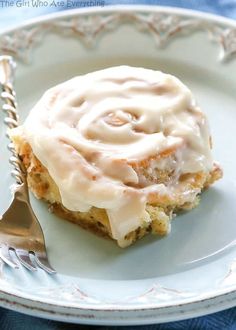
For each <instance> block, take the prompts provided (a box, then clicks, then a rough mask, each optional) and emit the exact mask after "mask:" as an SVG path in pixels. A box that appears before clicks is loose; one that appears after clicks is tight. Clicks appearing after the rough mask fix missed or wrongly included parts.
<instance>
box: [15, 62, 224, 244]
mask: <svg viewBox="0 0 236 330" xmlns="http://www.w3.org/2000/svg"><path fill="white" fill-rule="evenodd" d="M10 134H11V138H12V140H13V142H14V144H15V146H16V148H17V151H18V153H19V155H20V157H21V158H22V160H23V162H24V164H25V166H26V168H27V173H28V183H29V187H30V188H31V190H32V191H33V193H34V194H35V195H36V197H38V198H43V199H45V200H46V201H48V202H49V203H50V205H51V209H52V210H53V211H54V212H55V213H57V214H59V216H61V217H63V218H65V219H68V220H71V221H73V222H75V223H78V224H79V225H81V226H82V227H84V228H87V229H91V230H93V231H95V232H96V233H100V234H103V235H106V236H110V237H111V238H112V239H114V240H116V241H117V243H118V245H119V246H121V247H125V246H128V245H130V244H131V243H133V242H134V241H135V240H137V239H138V238H141V237H142V236H144V235H145V234H146V233H148V232H152V233H157V234H160V235H165V234H167V233H168V232H169V230H170V221H171V219H172V217H173V214H175V213H176V212H178V211H179V210H186V209H192V208H193V207H195V206H196V205H197V204H198V202H199V195H200V193H201V192H202V190H203V189H204V188H207V187H208V186H209V185H211V184H212V183H213V182H214V181H215V180H217V179H219V178H220V177H221V176H222V171H221V169H220V167H219V166H218V165H217V164H216V163H214V162H213V159H212V155H211V136H210V133H209V127H208V122H207V119H206V116H205V115H204V113H203V112H202V111H201V110H200V108H199V107H198V105H197V104H196V101H195V99H194V97H193V95H192V93H191V91H190V90H189V89H188V88H187V87H186V86H185V85H184V84H183V83H182V82H181V81H180V80H179V79H177V78H176V77H174V76H172V75H169V74H165V73H162V72H160V71H154V70H150V69H144V68H136V67H129V66H118V67H112V68H107V69H104V70H100V71H96V72H93V73H88V74H86V75H83V76H78V77H75V78H73V79H71V80H69V81H66V82H64V83H62V84H60V85H58V86H56V87H53V88H51V89H49V90H48V91H46V93H45V94H44V95H43V96H42V98H41V99H40V100H39V102H38V103H37V104H36V105H35V106H34V108H33V109H32V111H31V112H30V113H29V115H28V117H27V118H26V120H25V122H24V124H23V125H22V126H20V127H18V128H17V129H13V130H12V131H11V133H10Z"/></svg>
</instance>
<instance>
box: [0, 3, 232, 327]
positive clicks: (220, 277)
mask: <svg viewBox="0 0 236 330" xmlns="http://www.w3.org/2000/svg"><path fill="white" fill-rule="evenodd" d="M0 49H1V53H8V54H11V55H13V56H14V57H15V58H16V59H17V60H18V71H17V84H16V90H17V95H18V101H19V110H20V117H21V120H22V121H23V119H24V118H25V117H26V115H27V113H28V112H29V110H30V108H31V107H32V105H33V104H34V103H35V102H36V101H37V99H38V98H39V97H40V96H41V95H42V93H43V92H44V91H45V90H46V89H48V88H49V87H50V86H53V85H55V84H56V83H59V82H61V81H63V80H66V79H69V78H70V77H73V76H75V75H78V74H82V73H86V72H89V71H92V70H95V69H99V68H104V67H107V66H111V65H118V64H129V65H136V66H144V67H150V68H154V69H160V70H162V71H165V72H169V73H172V74H174V75H176V76H178V77H179V78H180V79H182V80H183V81H184V82H185V83H186V84H187V85H188V86H189V87H190V88H191V89H192V91H193V93H194V94H195V95H196V97H197V99H198V102H199V104H200V106H201V107H202V109H203V110H204V111H205V112H206V113H207V115H208V117H209V121H210V124H211V130H212V135H213V141H214V157H215V159H217V160H218V161H219V162H220V163H221V164H222V166H223V169H224V178H223V179H222V180H221V181H219V182H218V183H217V184H216V185H215V186H214V187H213V188H211V189H210V190H209V191H207V192H206V193H204V194H203V196H202V201H201V204H200V206H199V207H198V208H196V209H195V210H193V211H192V212H189V213H186V214H183V215H179V216H178V217H176V219H175V220H174V221H173V223H172V231H171V234H170V235H169V236H168V237H165V238H162V239H157V238H154V237H146V238H144V239H143V240H141V241H140V242H137V243H136V244H135V245H134V246H132V247H130V248H129V249H126V250H122V249H120V248H118V247H116V246H115V244H113V243H112V242H111V241H108V240H104V239H102V238H98V237H95V236H94V235H92V234H90V233H87V232H85V231H84V230H82V229H80V228H79V227H77V226H75V225H73V224H70V223H67V222H66V221H63V220H60V219H57V218H56V217H55V216H53V215H52V214H50V213H49V212H48V210H47V206H46V205H45V204H44V203H42V202H40V201H37V200H35V198H34V197H32V199H31V200H32V205H33V207H34V210H35V212H36V213H37V216H38V218H39V219H40V222H41V224H42V227H43V229H44V232H45V236H46V243H47V247H48V252H49V258H50V262H51V263H52V265H53V266H54V267H55V268H56V269H57V271H58V275H57V276H55V277H49V276H47V275H45V274H44V273H43V272H41V271H40V270H39V271H38V272H37V273H34V274H33V276H32V274H30V273H28V272H27V270H25V269H23V268H20V270H19V271H12V270H10V269H8V268H7V267H5V266H3V265H1V271H0V304H1V305H2V306H5V307H7V308H11V309H15V310H18V311H22V312H25V313H29V314H32V315H37V316H42V317H47V318H52V319H58V320H65V321H70V322H78V323H88V324H112V325H115V324H120V325H121V324H146V323H158V322H164V321H172V320H178V319H183V318H189V317H193V316H197V315H203V314H206V313H210V312H214V311H217V310H221V309H224V308H228V307H231V306H234V305H235V304H236V248H235V244H236V237H235V236H236V234H235V233H236V221H235V215H236V203H235V200H236V184H235V182H236V173H235V165H236V159H235V153H234V150H233V148H234V146H233V144H234V141H235V140H236V130H235V121H236V111H235V95H236V74H235V73H236V24H235V22H234V21H230V20H226V19H223V18H219V17H215V16H211V15H206V14H201V13H197V12H192V11H187V10H177V9H173V8H172V9H171V8H163V7H160V8H159V7H148V6H125V7H122V6H115V7H107V8H105V9H85V10H75V11H70V12H69V11H68V12H66V13H60V14H56V15H55V14H54V15H50V16H48V17H46V18H43V19H42V18H41V19H37V20H34V21H32V22H31V23H28V24H26V25H22V26H19V27H17V29H13V30H9V31H5V32H4V33H2V34H1V35H0ZM2 119H3V115H2V114H1V123H2ZM0 125H2V126H1V127H2V129H1V135H0V145H1V154H3V160H2V161H1V163H0V173H1V185H0V196H2V197H1V200H0V211H1V212H3V210H4V209H5V208H6V207H7V205H8V204H9V201H10V199H11V194H10V188H9V187H10V186H11V184H12V182H13V181H12V180H11V178H10V166H9V165H8V163H7V159H8V152H7V149H6V144H7V140H6V139H5V137H4V127H3V124H0ZM8 188H9V189H8Z"/></svg>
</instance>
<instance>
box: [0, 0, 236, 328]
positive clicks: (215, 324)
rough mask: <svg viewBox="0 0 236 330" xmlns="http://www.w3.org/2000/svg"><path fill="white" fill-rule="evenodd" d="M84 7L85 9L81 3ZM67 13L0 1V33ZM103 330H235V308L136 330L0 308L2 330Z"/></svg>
mask: <svg viewBox="0 0 236 330" xmlns="http://www.w3.org/2000/svg"><path fill="white" fill-rule="evenodd" d="M80 2H81V6H83V3H85V2H83V1H82V0H81V1H80ZM104 3H105V5H110V4H151V5H164V6H175V7H183V8H190V9H197V10H201V11H205V12H210V13H215V14H218V15H223V16H227V17H230V18H234V19H236V0H192V1H191V0H129V1H126V0H123V1H122V0H121V1H113V0H104ZM58 10H66V8H63V7H62V8H53V7H50V8H49V7H47V6H46V7H41V8H32V7H28V6H25V7H24V6H23V7H17V6H14V7H8V6H6V5H4V1H3V0H0V29H3V28H6V27H8V26H14V25H16V24H18V23H20V22H22V21H24V20H26V19H28V18H32V17H35V16H39V15H43V14H46V13H49V12H53V11H58ZM90 328H95V329H101V330H116V329H117V330H118V329H119V330H125V329H129V330H177V329H178V330H181V329H188V330H200V329H203V330H218V329H219V330H236V307H235V308H231V309H228V310H226V311H223V312H219V313H215V314H212V315H208V316H204V317H199V318H194V319H190V320H186V321H178V322H171V323H165V324H158V325H149V326H133V327H91V326H82V325H81V326H80V325H74V324H66V323H62V322H55V321H50V320H44V319H39V318H36V317H31V316H27V315H23V314H20V313H16V312H12V311H8V310H6V309H3V308H0V329H2V330H8V329H9V330H49V329H50V330H54V329H55V330H74V329H81V330H82V329H86V330H87V329H90Z"/></svg>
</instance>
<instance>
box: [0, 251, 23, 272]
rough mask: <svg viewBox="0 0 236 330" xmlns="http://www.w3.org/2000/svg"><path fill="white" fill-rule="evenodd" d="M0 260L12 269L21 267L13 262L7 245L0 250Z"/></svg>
mask: <svg viewBox="0 0 236 330" xmlns="http://www.w3.org/2000/svg"><path fill="white" fill-rule="evenodd" d="M0 258H1V259H2V260H3V261H4V262H5V263H6V264H7V265H8V266H10V267H12V268H15V269H16V268H19V266H18V265H17V264H16V263H15V262H14V261H12V260H11V256H10V254H9V248H8V246H6V245H2V246H1V249H0Z"/></svg>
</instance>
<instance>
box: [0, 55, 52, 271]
mask: <svg viewBox="0 0 236 330" xmlns="http://www.w3.org/2000/svg"><path fill="white" fill-rule="evenodd" d="M15 67H16V64H15V62H14V61H13V59H12V57H11V56H5V55H4V56H0V85H1V88H2V93H1V98H2V99H3V101H4V104H3V106H2V110H3V111H4V112H5V113H6V117H5V120H4V122H5V124H6V125H7V127H8V128H14V127H17V126H18V115H17V103H16V96H15V92H14V90H13V85H12V84H13V75H14V72H15ZM7 136H8V138H9V135H8V133H7ZM8 148H9V150H10V151H11V153H12V156H11V158H10V163H11V164H12V165H13V166H14V170H13V171H12V175H13V176H14V178H15V180H16V185H15V187H14V196H13V200H12V203H11V205H10V207H9V208H8V210H7V211H6V212H5V213H4V214H3V215H2V217H1V220H0V259H1V260H2V261H3V262H4V263H6V264H7V265H9V266H10V267H13V268H19V264H22V265H23V266H25V267H26V268H27V269H28V270H31V271H35V270H37V268H38V267H40V268H42V269H43V270H45V271H46V272H48V273H49V274H54V273H55V270H54V269H53V268H52V267H51V265H50V264H49V261H48V258H47V253H46V247H45V240H44V236H43V232H42V229H41V226H40V224H39V222H38V220H37V218H36V216H35V214H34V212H33V210H32V208H31V205H30V201H29V192H28V186H27V181H26V171H25V168H24V165H23V164H22V162H21V160H20V158H19V156H18V154H17V153H16V151H15V148H14V145H13V144H12V143H10V144H9V146H8ZM17 260H18V262H17Z"/></svg>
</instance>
